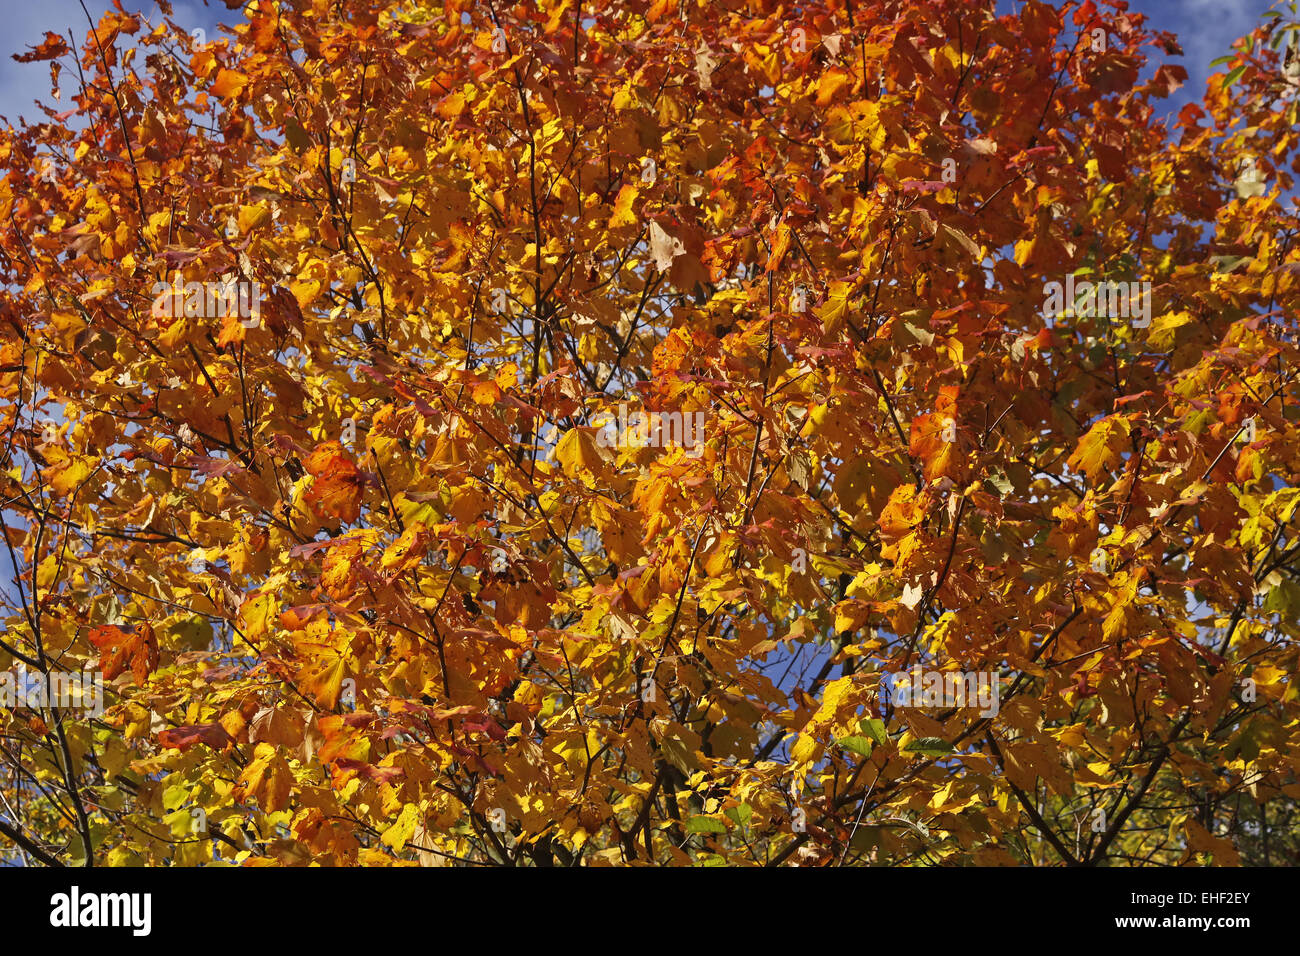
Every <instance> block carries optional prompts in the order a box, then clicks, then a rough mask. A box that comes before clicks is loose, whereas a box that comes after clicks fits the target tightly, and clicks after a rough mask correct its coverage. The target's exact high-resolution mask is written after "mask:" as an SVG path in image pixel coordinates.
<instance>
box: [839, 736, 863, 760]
mask: <svg viewBox="0 0 1300 956" xmlns="http://www.w3.org/2000/svg"><path fill="white" fill-rule="evenodd" d="M835 743H836V744H838V745H839V746H840V747H843V748H844V749H845V750H852V751H853V752H854V753H855V754H859V755H860V756H863V757H870V756H871V739H870V738H869V737H840V738H839V739H838V740H836V741H835Z"/></svg>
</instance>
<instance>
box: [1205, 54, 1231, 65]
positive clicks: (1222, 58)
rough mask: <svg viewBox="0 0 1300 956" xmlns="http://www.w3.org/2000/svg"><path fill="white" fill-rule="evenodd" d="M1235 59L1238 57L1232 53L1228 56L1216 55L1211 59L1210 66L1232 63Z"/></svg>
mask: <svg viewBox="0 0 1300 956" xmlns="http://www.w3.org/2000/svg"><path fill="white" fill-rule="evenodd" d="M1234 59H1236V56H1235V55H1234V54H1232V53H1229V54H1228V55H1227V56H1220V57H1215V58H1214V59H1213V60H1211V61H1210V66H1218V65H1219V64H1220V63H1231V62H1232V61H1233V60H1234Z"/></svg>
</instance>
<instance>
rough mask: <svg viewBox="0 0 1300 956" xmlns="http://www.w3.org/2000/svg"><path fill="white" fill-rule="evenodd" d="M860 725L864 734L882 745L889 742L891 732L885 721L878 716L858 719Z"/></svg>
mask: <svg viewBox="0 0 1300 956" xmlns="http://www.w3.org/2000/svg"><path fill="white" fill-rule="evenodd" d="M858 727H859V728H860V729H861V730H862V732H863V733H864V734H866V735H867V736H868V737H870V738H871V739H872V740H874V741H875V742H876V743H878V744H880V746H882V747H883V746H884V745H885V744H887V743H889V732H888V731H886V730H885V722H884V721H883V720H880V719H879V718H877V717H871V718H866V717H864V718H863V719H862V720H859V721H858Z"/></svg>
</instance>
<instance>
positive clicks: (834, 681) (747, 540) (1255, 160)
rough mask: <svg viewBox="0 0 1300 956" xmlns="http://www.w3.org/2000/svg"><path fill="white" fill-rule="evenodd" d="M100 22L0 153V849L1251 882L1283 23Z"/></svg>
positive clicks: (486, 16) (1290, 425)
mask: <svg viewBox="0 0 1300 956" xmlns="http://www.w3.org/2000/svg"><path fill="white" fill-rule="evenodd" d="M159 6H160V7H161V8H163V11H164V20H163V22H159V23H147V22H145V21H144V20H142V19H141V18H139V17H137V16H132V15H128V14H126V13H124V12H121V8H120V7H119V8H118V10H117V11H110V12H109V13H107V14H105V15H104V16H103V17H102V18H101V19H100V20H99V21H98V22H97V23H96V24H94V25H93V29H92V30H91V31H90V32H89V33H84V34H83V39H82V40H81V41H80V44H79V45H73V41H72V36H71V34H70V35H69V37H67V38H64V37H61V36H59V35H57V34H53V33H51V34H48V35H47V36H46V38H45V40H44V42H42V43H41V44H40V45H39V46H36V47H34V48H32V50H31V52H30V53H29V54H27V55H25V56H24V57H23V58H24V59H27V60H32V61H38V62H39V63H40V64H44V66H40V65H37V66H33V67H31V68H32V69H43V68H45V66H48V68H49V69H50V71H51V82H52V84H53V86H54V88H55V89H58V88H59V87H60V86H61V87H62V90H61V91H60V94H59V95H60V104H61V105H62V104H66V110H65V111H63V112H57V111H56V110H55V108H54V107H50V108H48V109H47V110H46V115H45V117H44V118H43V120H42V121H40V122H36V123H29V124H23V125H9V126H7V127H6V128H3V129H0V172H2V173H3V178H0V213H3V214H2V215H0V280H2V282H0V286H2V287H0V318H2V319H3V321H0V429H3V451H2V453H0V459H2V463H0V494H2V495H3V499H2V500H3V506H2V510H3V518H4V532H5V541H6V552H5V554H4V556H3V558H2V560H4V561H5V562H6V563H7V564H8V566H9V571H10V574H9V575H6V577H8V578H10V579H11V580H10V583H9V584H8V585H7V586H6V587H5V588H4V589H3V591H0V599H2V600H3V606H2V607H0V616H3V617H4V619H5V633H4V636H3V638H2V639H0V666H4V667H6V668H9V669H10V670H11V671H13V670H15V669H21V670H22V671H23V672H24V673H26V674H27V675H29V676H30V675H36V676H38V677H41V678H44V677H47V676H49V675H52V674H54V673H83V672H91V673H96V672H97V673H102V675H103V679H104V683H105V686H104V694H103V697H104V699H103V707H102V712H101V713H93V712H91V711H90V710H89V709H88V708H86V707H76V706H70V707H62V708H52V707H51V706H48V705H39V704H31V703H30V701H29V702H28V705H27V706H21V705H20V703H21V702H17V703H13V704H12V705H9V704H6V705H5V706H3V707H0V856H3V857H6V858H11V859H14V860H19V859H21V860H25V861H27V862H29V863H33V864H36V863H43V864H49V865H69V866H72V865H89V864H94V865H114V866H116V865H141V864H148V865H201V864H210V863H213V862H218V861H219V862H223V863H237V864H242V865H246V866H247V865H307V864H320V865H357V864H361V865H417V864H418V865H426V866H442V865H462V864H471V865H562V866H571V865H584V866H597V865H647V864H658V865H717V864H733V865H742V866H743V865H767V866H775V865H795V864H797V865H805V866H807V865H867V864H871V865H882V864H890V865H902V864H937V863H944V864H964V863H975V864H984V865H989V864H1026V863H1041V864H1071V863H1083V864H1108V865H1116V864H1119V865H1124V864H1142V863H1164V864H1178V863H1193V864H1205V863H1213V864H1235V863H1238V862H1241V863H1256V864H1285V863H1295V862H1297V852H1300V846H1298V845H1297V839H1296V836H1295V832H1294V817H1295V807H1296V798H1297V797H1300V779H1297V760H1298V759H1300V754H1298V753H1297V745H1298V744H1300V724H1298V723H1297V721H1298V719H1300V706H1298V703H1297V692H1296V685H1295V673H1296V669H1297V645H1296V639H1297V636H1300V627H1298V618H1300V580H1298V579H1297V559H1298V558H1300V525H1297V522H1296V511H1297V506H1298V505H1300V488H1298V486H1297V469H1300V431H1298V430H1297V410H1298V409H1300V389H1298V388H1297V383H1296V358H1297V344H1298V343H1297V326H1296V318H1297V308H1296V307H1297V302H1298V301H1300V282H1298V281H1297V280H1298V276H1300V245H1298V244H1297V241H1296V240H1297V235H1300V213H1298V212H1297V209H1296V206H1295V204H1294V202H1293V201H1291V200H1290V196H1291V194H1292V191H1293V189H1294V187H1295V174H1296V173H1297V172H1298V171H1300V161H1298V160H1297V156H1298V155H1300V154H1298V153H1297V145H1298V137H1300V123H1297V91H1298V88H1300V72H1298V71H1300V65H1297V64H1298V63H1300V61H1298V60H1297V58H1296V55H1295V52H1296V42H1295V41H1296V37H1297V36H1300V20H1298V19H1297V18H1296V16H1295V15H1294V12H1292V13H1291V14H1285V13H1283V14H1281V15H1277V16H1274V17H1270V18H1267V19H1265V20H1264V21H1263V22H1262V23H1261V24H1260V26H1259V28H1258V29H1257V30H1256V31H1255V32H1254V33H1253V34H1252V35H1251V36H1250V37H1248V38H1246V39H1244V40H1242V41H1239V42H1238V43H1237V44H1236V45H1235V47H1234V48H1233V49H1234V52H1233V54H1232V55H1231V57H1229V58H1228V59H1227V61H1226V62H1224V63H1222V64H1221V65H1219V66H1218V67H1217V69H1218V70H1219V72H1217V73H1216V74H1215V75H1214V76H1212V77H1211V79H1210V83H1209V85H1208V87H1207V89H1206V91H1205V93H1204V96H1203V98H1202V99H1200V100H1199V101H1196V102H1193V103H1190V104H1189V105H1186V106H1184V107H1183V108H1182V109H1181V110H1179V111H1177V112H1170V111H1168V110H1167V104H1166V103H1165V100H1166V98H1167V97H1168V96H1169V95H1170V94H1171V93H1172V92H1173V91H1174V90H1175V89H1177V87H1178V86H1179V85H1180V84H1181V83H1182V82H1183V81H1184V80H1185V79H1186V72H1185V70H1184V69H1183V68H1182V67H1180V66H1178V65H1174V63H1173V62H1172V61H1173V60H1174V59H1176V56H1177V54H1179V53H1181V50H1180V49H1179V47H1178V44H1177V40H1176V39H1175V38H1174V37H1173V36H1171V35H1169V34H1166V33H1160V32H1154V31H1152V30H1150V29H1149V28H1148V26H1147V24H1146V22H1145V20H1144V18H1143V17H1142V15H1140V14H1138V13H1135V12H1128V11H1126V10H1125V9H1124V7H1125V5H1124V4H1123V3H1106V4H1104V5H1095V4H1094V3H1093V2H1092V0H1087V2H1084V3H1082V4H1077V3H1067V4H1066V5H1065V6H1063V7H1059V6H1052V5H1049V4H1045V3H1041V2H1037V0H1027V2H1025V3H1024V4H1023V5H1018V6H1019V7H1020V9H1019V10H1018V11H1016V12H1013V13H1009V14H1005V15H998V14H997V12H996V10H995V7H996V4H995V3H994V2H992V0H857V2H852V0H811V2H808V3H802V4H799V5H796V6H789V5H785V4H778V3H776V2H772V0H679V2H675V3H671V2H668V0H653V2H649V0H603V2H601V3H599V4H595V3H587V2H583V0H537V2H536V3H530V4H519V5H516V6H510V5H508V4H506V3H504V2H493V0H476V2H470V0H445V2H424V0H400V2H399V0H371V2H367V3H336V2H329V0H251V2H249V3H246V4H243V5H242V10H239V11H238V12H236V13H233V14H232V16H233V17H235V18H236V19H235V20H234V21H233V22H234V23H235V25H234V26H233V27H231V28H230V29H229V30H228V31H227V33H226V34H223V35H222V36H220V37H214V38H211V39H208V38H205V37H201V36H195V35H193V34H191V32H190V30H189V28H190V26H191V25H189V24H185V23H181V22H176V21H175V20H173V18H172V17H173V14H172V11H171V10H170V8H169V5H168V4H167V3H166V2H164V0H159ZM227 6H229V7H232V8H239V7H240V4H238V3H234V2H227ZM1167 114H1168V115H1167ZM1053 283H1055V284H1056V285H1055V286H1053V285H1052V284H1053ZM1087 288H1091V289H1092V290H1093V292H1094V293H1095V292H1097V290H1099V289H1107V288H1109V289H1111V290H1112V291H1114V290H1116V289H1118V290H1125V291H1123V294H1122V296H1119V297H1116V296H1114V295H1112V296H1111V298H1110V301H1109V304H1108V305H1107V307H1089V305H1088V302H1084V303H1083V305H1081V306H1079V303H1080V301H1082V300H1087V299H1088V292H1087V291H1086V290H1087ZM1067 289H1068V290H1071V292H1072V293H1075V294H1076V295H1075V296H1074V297H1073V298H1072V300H1071V301H1068V302H1067V301H1065V298H1066V297H1065V295H1064V292H1065V290H1067ZM1054 291H1055V292H1056V293H1058V299H1059V301H1058V303H1057V304H1056V306H1052V305H1051V304H1050V302H1049V300H1050V299H1051V297H1052V295H1053V293H1054ZM1130 293H1135V295H1131V294H1130ZM1103 298H1104V297H1103V296H1100V295H1094V297H1093V299H1092V300H1091V301H1092V305H1093V306H1097V303H1098V302H1099V301H1100V300H1102V299H1103ZM1117 304H1118V305H1119V306H1120V307H1119V308H1117ZM1123 305H1131V308H1128V309H1124V308H1122V306H1123ZM1061 306H1064V307H1061ZM1076 306H1079V307H1076ZM918 665H919V666H920V667H921V668H923V669H924V671H925V672H926V673H928V674H934V673H938V674H940V675H941V676H949V677H951V676H953V675H957V676H959V677H960V676H964V675H979V676H980V677H981V679H985V678H987V680H988V681H990V682H991V683H990V684H989V685H988V686H989V687H991V688H992V689H993V692H994V693H995V694H996V700H995V706H992V707H984V708H981V706H979V705H977V704H974V703H973V702H972V701H971V700H966V701H964V702H959V703H958V704H953V703H952V701H951V699H949V698H944V699H943V702H942V703H941V704H936V703H935V702H934V701H931V702H929V704H927V703H926V701H925V700H921V699H920V698H921V697H922V695H921V694H920V693H917V694H915V695H914V698H916V699H914V700H913V702H912V705H906V706H905V705H904V704H903V703H901V700H902V699H903V698H900V697H899V695H898V693H897V690H898V688H899V687H900V686H901V684H900V680H901V678H900V677H899V676H898V675H903V674H908V673H913V672H914V671H913V669H914V668H916V667H917V666H918ZM972 683H973V679H972ZM918 690H919V688H918ZM1288 830H1289V831H1290V832H1288Z"/></svg>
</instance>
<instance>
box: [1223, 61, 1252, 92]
mask: <svg viewBox="0 0 1300 956" xmlns="http://www.w3.org/2000/svg"><path fill="white" fill-rule="evenodd" d="M1245 72H1246V64H1244V63H1243V64H1242V65H1241V66H1239V67H1237V68H1236V69H1235V70H1233V71H1232V72H1231V73H1229V74H1228V76H1227V78H1226V79H1224V81H1223V88H1224V89H1225V90H1226V89H1227V88H1228V87H1230V86H1232V84H1233V83H1236V82H1237V81H1238V80H1239V79H1241V74H1243V73H1245Z"/></svg>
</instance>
